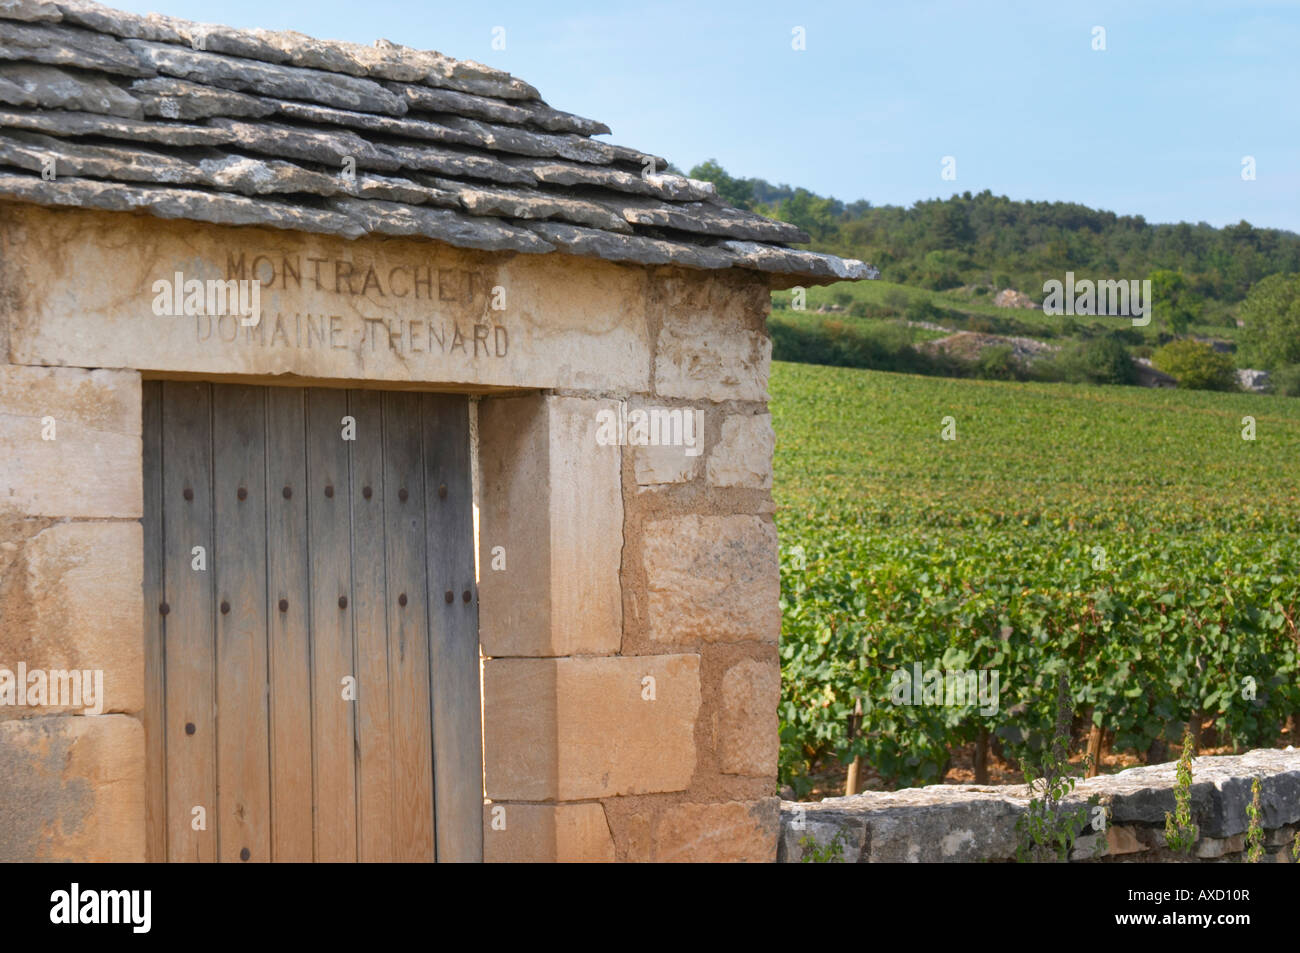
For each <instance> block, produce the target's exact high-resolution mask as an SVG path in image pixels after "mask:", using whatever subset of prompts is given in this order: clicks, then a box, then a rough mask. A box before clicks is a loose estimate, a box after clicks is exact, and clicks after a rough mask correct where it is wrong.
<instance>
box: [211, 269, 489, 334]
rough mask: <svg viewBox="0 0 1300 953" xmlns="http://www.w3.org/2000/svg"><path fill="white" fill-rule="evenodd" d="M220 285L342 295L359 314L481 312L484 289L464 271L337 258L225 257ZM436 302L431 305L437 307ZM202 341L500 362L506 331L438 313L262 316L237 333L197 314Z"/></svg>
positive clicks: (233, 320) (228, 324)
mask: <svg viewBox="0 0 1300 953" xmlns="http://www.w3.org/2000/svg"><path fill="white" fill-rule="evenodd" d="M226 278H227V279H228V280H229V279H234V280H240V281H242V280H245V279H249V278H256V279H259V280H260V281H261V285H262V289H263V290H264V291H272V290H276V289H280V290H285V291H306V292H308V293H310V292H312V291H318V292H321V293H323V294H327V295H347V296H349V297H351V298H353V299H357V301H356V303H357V305H358V306H359V307H364V306H365V304H366V303H367V302H372V301H373V302H376V303H378V302H381V301H382V302H388V301H390V300H391V301H392V302H393V303H394V304H396V303H399V302H400V299H409V300H414V301H428V302H430V304H431V305H433V307H434V308H448V309H451V308H454V309H456V310H457V311H459V312H460V313H461V314H475V313H486V311H487V304H486V302H487V300H488V295H489V291H490V289H489V288H488V287H487V282H486V281H484V279H483V278H482V276H481V275H479V274H477V273H475V272H472V271H469V270H466V269H462V268H454V269H453V268H434V267H433V266H432V265H395V266H392V267H377V266H376V265H375V264H373V263H363V262H357V261H345V260H343V259H332V258H315V257H303V256H297V255H285V256H281V257H277V258H274V259H273V258H271V257H270V256H267V255H257V256H254V257H253V258H252V259H251V260H250V259H249V258H248V255H247V253H241V254H240V255H239V256H238V257H236V256H235V255H234V254H233V253H231V254H228V255H227V257H226ZM435 302H436V304H435ZM194 319H195V333H196V334H197V336H198V340H199V341H200V342H210V343H215V342H222V343H226V344H234V343H236V342H240V343H242V344H247V345H252V346H255V347H256V346H260V347H265V348H274V347H286V348H306V349H323V350H324V349H329V350H354V351H371V352H374V351H381V350H387V351H391V352H393V353H396V354H399V355H407V354H410V355H415V354H424V353H429V354H443V355H463V356H464V357H466V358H478V357H480V356H481V357H489V358H504V357H505V356H506V354H507V353H508V351H509V347H510V338H509V332H508V331H507V330H506V328H505V327H504V325H501V324H487V323H483V322H481V321H473V320H467V321H464V322H462V321H460V320H457V319H456V318H452V317H446V316H443V315H439V314H436V313H433V314H430V315H429V317H428V318H426V319H410V318H377V317H366V316H365V315H364V314H357V315H350V316H347V315H339V314H326V313H323V312H321V313H307V312H293V313H281V312H274V313H270V312H266V311H264V312H263V315H262V320H261V321H260V322H259V323H258V324H256V325H254V326H241V325H240V322H239V321H238V319H237V316H235V315H233V314H232V315H195V316H194Z"/></svg>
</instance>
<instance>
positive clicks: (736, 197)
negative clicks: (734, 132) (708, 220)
mask: <svg viewBox="0 0 1300 953" xmlns="http://www.w3.org/2000/svg"><path fill="white" fill-rule="evenodd" d="M690 174H691V178H692V179H700V180H702V181H704V182H712V183H713V185H714V188H716V189H717V190H718V196H719V197H720V198H721V199H722V200H723V201H725V202H728V203H730V204H731V205H734V206H736V208H749V207H750V203H752V202H753V200H754V183H753V181H752V180H750V179H736V178H732V177H731V176H730V175H728V174H727V170H726V169H724V168H723V167H722V166H720V165H718V160H717V159H708V160H706V161H704V162H701V163H700V164H699V165H697V166H695V167H694V168H693V169H691V173H690Z"/></svg>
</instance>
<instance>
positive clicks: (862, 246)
mask: <svg viewBox="0 0 1300 953" xmlns="http://www.w3.org/2000/svg"><path fill="white" fill-rule="evenodd" d="M691 175H692V176H695V177H698V178H706V179H709V180H710V181H713V182H715V183H717V184H718V191H719V193H720V194H721V195H722V196H723V197H724V198H727V200H728V201H732V200H731V198H729V195H731V194H737V195H739V197H740V198H741V199H743V200H744V201H745V202H748V204H747V205H745V204H743V203H742V202H733V204H742V207H749V208H755V209H756V208H758V207H759V206H762V207H764V208H766V209H768V210H770V211H773V212H775V213H776V214H777V215H778V216H779V217H780V218H782V219H784V220H785V221H789V222H794V223H795V224H797V225H800V226H801V227H803V228H804V229H806V230H807V231H808V232H809V233H810V234H811V235H812V237H813V242H812V246H811V247H812V248H814V249H815V250H817V251H825V252H831V253H834V254H838V255H844V256H847V257H850V258H860V259H862V260H863V261H869V262H871V263H872V264H874V265H876V266H877V267H879V268H880V269H881V270H882V276H883V277H884V278H885V279H886V280H888V281H893V282H902V283H905V284H911V285H915V286H924V287H931V288H934V287H939V286H943V287H956V285H953V284H949V283H948V282H949V281H951V276H949V275H947V274H946V272H947V271H948V270H951V271H952V272H953V274H954V275H955V277H956V279H957V283H958V284H962V285H968V284H983V283H986V282H987V281H988V280H989V275H994V276H996V277H995V278H994V284H996V285H997V290H1001V289H1003V288H1008V287H1013V288H1017V289H1019V290H1021V291H1024V292H1025V293H1027V294H1029V295H1031V296H1033V295H1035V293H1036V292H1037V291H1038V290H1039V289H1041V288H1042V287H1043V282H1044V281H1047V280H1048V279H1052V278H1054V279H1057V280H1060V279H1061V278H1062V276H1064V274H1065V273H1066V272H1067V271H1073V272H1074V273H1075V275H1076V276H1078V277H1079V278H1090V279H1099V278H1113V279H1125V278H1127V279H1132V278H1139V277H1141V276H1144V275H1153V273H1155V272H1158V271H1167V272H1170V273H1173V274H1177V275H1180V276H1181V280H1182V290H1181V292H1180V294H1179V297H1178V298H1177V300H1175V301H1173V302H1172V307H1171V311H1170V315H1169V316H1168V317H1167V318H1166V321H1169V322H1171V323H1179V324H1181V321H1182V320H1183V317H1184V316H1185V315H1186V314H1187V313H1188V312H1192V313H1193V314H1198V315H1200V316H1201V319H1202V320H1203V321H1204V322H1205V323H1212V324H1223V323H1225V320H1226V319H1227V307H1228V305H1232V304H1236V303H1237V302H1240V301H1241V300H1242V299H1243V298H1244V297H1245V296H1246V293H1247V292H1248V291H1249V290H1250V289H1251V287H1252V286H1253V285H1254V284H1255V283H1256V282H1258V281H1259V280H1260V279H1261V278H1264V277H1266V276H1268V275H1273V274H1278V273H1287V272H1300V236H1297V235H1295V234H1293V233H1291V232H1286V231H1280V230H1277V229H1264V228H1255V227H1254V226H1252V225H1250V224H1249V223H1247V222H1241V223H1239V224H1237V225H1233V226H1229V227H1227V228H1213V227H1211V226H1210V225H1205V224H1200V225H1189V224H1187V223H1179V224H1177V225H1152V224H1149V223H1148V222H1147V221H1146V220H1145V219H1144V218H1143V217H1142V216H1140V215H1116V214H1114V213H1113V212H1105V211H1099V210H1097V209H1091V208H1088V207H1087V206H1084V205H1079V204H1077V203H1073V202H1018V201H1012V200H1011V199H1010V198H1008V197H1007V196H1004V195H994V194H993V193H992V192H990V191H988V190H985V191H983V192H980V193H978V194H972V193H970V192H964V193H962V194H960V195H953V196H951V197H950V198H947V199H933V200H926V201H921V202H917V203H915V204H914V205H912V206H910V207H908V208H902V207H899V206H895V205H883V206H873V205H872V204H871V203H870V202H866V201H858V202H851V203H847V204H846V203H844V202H841V201H839V200H836V199H833V198H823V197H821V196H817V195H814V194H813V193H811V192H808V191H807V190H806V189H799V188H794V187H791V186H789V185H773V184H772V183H770V182H765V181H764V180H762V179H733V178H732V177H731V176H729V175H726V173H725V171H724V170H723V169H722V168H721V167H720V166H718V164H717V163H716V162H713V161H712V160H711V161H710V162H708V163H705V164H704V165H703V166H697V167H696V168H694V169H692V170H691ZM724 177H725V178H724ZM724 183H726V185H725V187H724ZM732 183H745V184H746V185H747V186H748V189H749V191H748V192H746V193H743V194H742V193H738V192H733V189H734V188H735V186H734V185H733V184H732ZM751 197H752V198H751ZM931 252H943V253H948V254H949V255H950V257H948V258H946V259H944V264H943V265H942V267H939V268H938V269H936V268H935V267H934V264H935V263H934V261H933V260H931V259H929V257H928V256H929V255H930V253H931ZM936 282H937V284H936ZM1152 291H1153V292H1155V287H1154V285H1153V288H1152ZM1156 298H1157V301H1159V300H1160V296H1159V295H1158V294H1157V295H1156ZM1176 333H1185V332H1176ZM1295 363H1300V359H1298V360H1296V361H1295Z"/></svg>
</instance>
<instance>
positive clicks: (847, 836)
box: [780, 748, 1300, 863]
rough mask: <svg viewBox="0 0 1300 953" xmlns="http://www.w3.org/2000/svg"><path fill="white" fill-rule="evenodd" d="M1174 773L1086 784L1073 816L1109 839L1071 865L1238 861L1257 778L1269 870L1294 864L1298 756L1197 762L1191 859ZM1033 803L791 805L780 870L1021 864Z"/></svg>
mask: <svg viewBox="0 0 1300 953" xmlns="http://www.w3.org/2000/svg"><path fill="white" fill-rule="evenodd" d="M1175 769H1176V765H1174V764H1160V765H1150V766H1146V767H1138V768H1129V769H1128V770H1126V771H1121V772H1119V773H1118V774H1112V775H1100V776H1098V777H1095V778H1089V779H1087V780H1082V781H1079V782H1078V784H1077V785H1076V786H1075V789H1074V792H1073V793H1072V794H1071V795H1070V796H1069V797H1068V798H1067V799H1066V800H1065V802H1064V807H1065V809H1067V810H1069V809H1074V808H1077V807H1078V806H1080V805H1085V804H1087V802H1088V799H1089V797H1091V796H1092V795H1097V797H1098V801H1099V806H1101V807H1104V808H1105V809H1106V818H1105V821H1104V823H1102V824H1101V825H1100V827H1101V828H1102V829H1100V830H1097V829H1094V828H1093V826H1089V827H1088V828H1087V829H1086V832H1085V833H1084V834H1083V835H1082V836H1080V837H1079V838H1078V839H1077V840H1076V841H1075V843H1074V846H1073V849H1072V850H1071V852H1070V860H1071V861H1073V862H1088V863H1090V862H1098V863H1127V862H1139V863H1151V862H1164V861H1172V862H1181V861H1189V860H1190V861H1240V860H1242V859H1243V856H1244V854H1243V852H1244V851H1245V849H1246V832H1247V830H1248V828H1249V815H1248V814H1247V810H1246V809H1247V807H1248V805H1250V803H1251V784H1252V781H1253V780H1254V779H1255V778H1258V779H1259V780H1260V811H1261V815H1260V827H1261V828H1262V830H1263V833H1264V856H1263V857H1262V860H1263V861H1266V862H1276V863H1287V862H1289V861H1290V860H1291V858H1292V853H1291V851H1292V845H1293V844H1294V842H1295V837H1296V835H1297V833H1298V832H1300V751H1297V750H1295V749H1294V748H1288V749H1286V750H1285V751H1276V750H1270V749H1261V750H1258V751H1251V752H1248V753H1246V754H1243V755H1237V756H1221V757H1201V758H1195V759H1193V761H1192V786H1191V808H1192V815H1193V821H1194V822H1195V823H1196V824H1197V826H1198V827H1199V829H1200V831H1199V838H1198V840H1197V841H1196V843H1195V845H1194V847H1193V848H1192V851H1191V853H1190V854H1183V853H1178V852H1175V851H1173V850H1171V849H1170V848H1169V847H1168V846H1167V845H1166V844H1165V814H1166V812H1172V811H1173V810H1174V782H1175ZM1030 796H1031V795H1030V793H1029V790H1028V789H1027V788H1026V787H1025V786H1024V785H1008V786H1005V787H979V786H975V785H931V786H929V787H923V788H909V789H906V790H902V791H870V792H867V793H864V794H857V795H854V796H852V797H838V798H827V799H825V800H823V801H821V802H819V803H815V804H811V803H810V804H804V803H798V802H793V801H783V802H782V803H781V844H780V860H781V861H782V862H784V863H798V862H801V861H804V860H805V859H808V860H811V858H812V857H813V856H814V854H815V853H825V851H826V849H827V848H831V852H832V853H837V854H838V857H839V858H840V859H842V860H844V861H846V862H849V863H918V862H919V863H945V862H959V863H960V862H965V863H974V862H985V861H1011V860H1015V858H1016V845H1017V834H1016V821H1017V819H1018V818H1019V817H1020V816H1021V815H1023V814H1024V813H1025V811H1026V809H1027V808H1028V804H1029V799H1030ZM832 845H835V846H834V847H833V846H832ZM836 847H838V848H839V849H838V851H837V850H836V849H835V848H836Z"/></svg>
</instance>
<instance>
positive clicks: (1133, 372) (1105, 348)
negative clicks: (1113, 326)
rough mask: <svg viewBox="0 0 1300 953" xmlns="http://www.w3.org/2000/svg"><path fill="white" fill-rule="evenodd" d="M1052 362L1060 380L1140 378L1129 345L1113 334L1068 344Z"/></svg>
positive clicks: (1125, 381) (1124, 380) (1126, 380)
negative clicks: (1126, 345) (1125, 344)
mask: <svg viewBox="0 0 1300 953" xmlns="http://www.w3.org/2000/svg"><path fill="white" fill-rule="evenodd" d="M1052 363H1053V365H1054V367H1055V369H1056V371H1057V374H1058V375H1059V379H1060V380H1065V381H1071V382H1073V383H1080V384H1082V383H1092V384H1133V383H1136V382H1137V368H1136V366H1135V365H1134V364H1133V359H1132V358H1131V357H1129V353H1128V348H1126V347H1125V346H1124V345H1123V344H1122V343H1121V342H1120V340H1119V338H1117V337H1115V336H1114V335H1111V334H1108V335H1106V336H1104V337H1097V338H1088V339H1087V340H1083V341H1077V342H1074V343H1072V344H1068V345H1066V346H1065V347H1064V348H1063V349H1062V351H1061V353H1060V354H1059V355H1058V356H1057V357H1056V359H1055V360H1054V361H1053V362H1052Z"/></svg>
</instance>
